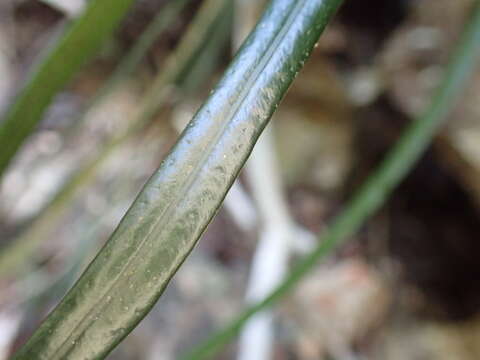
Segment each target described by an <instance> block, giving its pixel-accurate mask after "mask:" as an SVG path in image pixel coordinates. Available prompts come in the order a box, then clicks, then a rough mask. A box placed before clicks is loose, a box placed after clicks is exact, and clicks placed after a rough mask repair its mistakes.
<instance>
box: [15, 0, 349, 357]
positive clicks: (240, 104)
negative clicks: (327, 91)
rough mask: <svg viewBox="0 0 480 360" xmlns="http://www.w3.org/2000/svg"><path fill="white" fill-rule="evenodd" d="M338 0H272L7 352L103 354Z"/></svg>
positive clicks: (236, 165)
mask: <svg viewBox="0 0 480 360" xmlns="http://www.w3.org/2000/svg"><path fill="white" fill-rule="evenodd" d="M340 3H341V1H340V0H302V1H295V0H276V1H273V2H272V5H271V6H270V8H269V9H268V10H267V11H266V13H265V15H264V16H263V18H262V20H261V21H260V23H259V25H258V26H257V27H256V29H255V30H254V32H253V33H252V34H251V35H250V36H249V38H248V39H247V41H246V43H245V44H244V46H242V48H241V50H240V51H239V54H238V55H237V56H236V58H235V60H234V61H233V63H232V65H231V66H230V68H229V70H227V72H226V74H225V76H224V78H223V79H222V80H221V81H220V83H219V85H218V86H217V88H216V89H215V91H214V93H212V95H211V96H210V98H209V99H208V100H207V102H206V103H205V104H204V106H202V108H201V109H200V110H199V111H198V112H197V114H196V115H195V117H194V118H193V120H192V121H191V122H190V124H189V126H188V127H187V129H186V130H185V131H184V133H183V134H182V136H181V138H180V139H179V141H178V142H177V144H176V145H175V147H174V148H173V149H172V150H171V152H170V153H169V155H168V156H167V158H166V159H165V160H164V162H163V163H162V165H161V166H160V168H159V170H158V171H157V172H156V173H155V174H154V175H153V176H152V178H151V179H150V180H149V181H148V183H147V184H146V185H145V187H144V189H143V190H142V192H141V193H140V194H139V196H138V198H137V199H136V200H135V202H134V204H133V205H132V207H131V208H130V209H129V211H128V212H127V214H126V216H125V217H124V218H123V220H122V221H121V223H120V224H119V226H118V228H117V229H116V231H115V232H114V233H113V235H112V236H111V238H110V240H109V241H108V242H107V244H106V245H105V247H104V248H103V249H102V251H101V252H100V253H99V254H98V255H97V257H96V258H95V260H94V261H93V262H92V263H91V264H90V266H89V268H88V269H87V270H86V271H85V273H84V274H83V275H82V277H81V278H80V280H79V281H78V282H77V284H76V285H75V286H74V287H73V288H72V290H71V291H70V292H69V293H68V294H67V295H66V297H65V298H64V299H63V300H62V302H61V303H60V304H59V306H58V307H57V308H56V309H55V310H54V311H53V312H52V313H51V314H50V315H49V316H48V318H47V319H46V321H45V322H44V323H43V324H42V325H41V327H40V328H39V329H38V330H37V332H36V333H35V334H34V335H33V337H32V338H31V339H30V340H29V342H28V343H27V344H26V346H25V347H24V348H23V349H21V350H20V352H19V353H18V354H17V356H16V357H15V359H17V360H18V359H28V358H31V356H32V355H33V354H35V356H36V358H40V359H49V360H50V359H63V358H65V357H67V356H68V358H69V359H101V358H104V357H105V356H106V355H107V354H108V353H109V352H110V351H111V350H112V349H113V347H115V346H116V345H117V344H118V343H119V342H120V341H121V340H122V339H123V338H124V337H125V336H126V335H127V334H128V333H129V332H130V331H131V330H132V329H133V327H135V325H136V324H137V323H138V322H139V321H140V320H141V319H142V318H143V317H144V316H145V315H146V313H147V312H148V311H149V310H150V309H151V307H152V306H153V305H154V304H155V302H156V301H157V299H158V297H159V296H160V295H161V293H162V292H163V290H164V288H165V287H166V285H167V284H168V282H169V280H170V279H171V277H172V276H173V275H174V273H175V272H176V270H177V269H178V268H179V267H180V265H181V264H182V263H183V261H184V260H185V258H186V257H187V255H188V254H189V253H190V251H191V250H192V248H193V247H194V245H195V243H196V242H197V240H198V238H199V237H200V236H201V234H202V233H203V231H204V230H205V228H206V226H207V225H208V223H209V222H210V220H211V219H212V217H213V216H214V215H215V213H216V211H217V209H218V207H219V206H220V204H221V202H222V200H223V198H224V196H225V194H226V192H227V191H228V189H229V187H230V186H231V184H232V182H233V181H234V179H235V178H236V176H237V175H238V172H239V171H240V169H241V167H242V166H243V163H244V162H245V161H246V159H247V157H248V155H249V154H250V152H251V150H252V148H253V146H254V144H255V141H256V139H257V138H258V136H259V135H260V133H261V131H262V130H263V128H264V127H265V125H266V124H267V122H268V120H269V119H270V117H271V115H272V114H273V112H274V111H275V109H276V107H277V105H278V103H279V102H280V100H281V98H282V97H283V95H284V94H285V92H286V90H287V89H288V87H289V85H290V84H291V82H292V81H293V79H294V77H295V76H296V74H297V72H298V70H299V69H300V68H301V67H302V65H303V63H304V61H305V60H306V58H308V56H309V55H310V52H311V51H312V49H313V47H314V45H315V43H316V41H317V40H318V37H319V36H320V34H321V32H322V31H323V29H324V28H325V26H326V24H327V22H328V20H329V19H330V18H331V17H332V16H333V14H334V12H335V11H336V9H337V7H338V6H339V5H340Z"/></svg>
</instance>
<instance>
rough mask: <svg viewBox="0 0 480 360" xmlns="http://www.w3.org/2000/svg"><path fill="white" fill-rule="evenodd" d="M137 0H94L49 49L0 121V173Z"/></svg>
mask: <svg viewBox="0 0 480 360" xmlns="http://www.w3.org/2000/svg"><path fill="white" fill-rule="evenodd" d="M133 2H134V0H95V1H92V2H91V3H90V4H89V6H88V7H87V9H86V10H85V12H84V13H83V15H81V16H80V18H78V20H76V21H75V22H74V23H73V24H72V25H71V26H70V28H69V29H68V30H67V31H66V32H65V34H64V35H63V36H62V37H61V38H60V39H59V40H58V41H57V42H56V43H55V44H54V46H53V47H52V49H51V50H49V51H48V53H47V55H46V56H45V58H44V59H43V60H42V61H41V63H40V64H39V65H38V66H37V67H36V68H35V69H34V71H33V72H32V74H31V76H30V79H29V80H28V82H27V84H26V86H25V87H24V88H23V89H22V90H21V92H20V93H19V95H18V96H17V100H16V101H15V102H14V103H13V104H12V105H11V107H10V108H9V109H8V111H7V113H6V115H5V117H4V119H3V120H2V121H1V122H0V144H1V146H2V151H1V152H0V176H1V175H2V174H3V172H4V171H5V169H6V168H7V167H8V165H9V163H10V161H11V159H12V158H13V156H14V155H15V153H16V152H17V150H18V149H19V148H20V146H21V145H22V143H23V142H24V141H25V139H26V138H27V136H28V135H29V134H30V133H31V132H32V131H33V130H34V129H35V127H36V125H37V124H38V122H39V121H40V120H41V117H42V115H43V113H44V111H45V109H46V108H47V106H48V105H49V104H50V103H51V102H52V100H53V98H54V96H55V95H56V94H57V93H58V92H59V91H60V90H61V89H62V88H63V87H64V86H65V85H66V84H67V82H68V81H69V80H70V79H71V78H72V77H73V75H74V74H75V73H76V72H77V71H78V70H79V69H80V68H81V67H82V66H83V65H84V64H85V63H86V62H87V61H88V60H89V59H90V58H91V57H92V56H93V55H94V54H95V52H96V51H97V50H98V49H99V47H100V45H101V44H102V43H103V41H104V40H105V39H106V38H107V37H108V36H109V35H111V33H112V32H113V31H114V30H115V28H116V27H117V25H118V24H119V22H120V20H121V19H122V18H123V17H124V15H125V14H126V12H127V11H128V9H129V8H130V6H131V5H132V4H133Z"/></svg>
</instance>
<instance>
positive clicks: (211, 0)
mask: <svg viewBox="0 0 480 360" xmlns="http://www.w3.org/2000/svg"><path fill="white" fill-rule="evenodd" d="M227 3H228V1H226V0H206V1H205V2H204V4H202V7H201V8H200V10H199V11H198V13H197V15H196V16H195V19H194V20H193V21H192V23H191V25H190V26H189V27H188V29H187V31H186V34H185V36H184V37H183V38H182V40H181V41H180V43H179V45H178V46H177V48H176V49H175V50H174V51H173V53H172V54H170V55H169V56H168V58H167V59H166V61H165V65H164V67H163V68H162V69H161V71H160V72H159V73H158V74H157V76H156V77H155V79H154V81H153V84H152V85H151V87H150V88H149V89H148V91H147V93H146V95H145V96H144V100H143V101H142V103H141V104H140V106H139V109H138V113H137V114H136V117H135V119H133V120H132V122H131V124H132V125H131V126H130V127H129V129H127V131H126V132H125V133H122V134H116V136H115V137H113V138H112V139H110V141H108V142H107V143H106V144H105V145H104V146H103V147H102V149H101V150H100V151H99V154H98V155H97V156H96V157H94V158H93V159H90V160H88V161H86V162H85V164H83V166H81V167H80V168H79V169H78V170H77V171H76V172H75V173H74V174H73V175H72V176H71V178H70V179H69V180H68V181H67V182H66V183H65V185H64V186H62V188H61V189H60V190H59V191H58V192H57V194H56V195H55V196H54V198H53V199H52V201H51V202H50V203H49V204H48V205H47V207H46V208H45V209H43V210H42V212H41V214H40V215H39V216H38V217H37V218H35V219H34V220H33V222H32V223H31V224H30V226H29V227H28V228H27V229H26V230H25V231H24V232H22V233H21V234H20V235H19V236H18V238H16V239H15V240H14V241H12V243H11V244H10V245H9V246H6V247H5V248H4V249H3V250H2V251H1V252H0V278H1V277H3V276H5V275H10V274H13V273H15V272H17V271H19V270H20V269H21V270H25V268H26V264H29V263H30V261H29V260H30V257H31V256H32V255H34V253H35V249H36V248H37V247H38V245H39V244H41V242H42V241H43V240H44V239H45V238H47V237H48V235H49V234H51V233H52V227H54V225H55V224H56V222H57V221H58V219H59V218H60V217H61V216H62V214H63V213H64V212H65V211H67V210H68V207H69V206H70V205H71V203H70V202H71V201H72V199H73V198H74V197H75V195H77V193H78V192H79V191H80V189H81V188H83V187H84V186H86V185H87V184H88V183H89V182H90V181H91V180H92V179H94V177H95V174H96V173H97V171H98V169H99V168H100V167H101V165H102V164H103V163H104V161H105V160H106V159H108V157H109V156H110V154H111V153H112V152H114V151H115V150H116V149H117V148H118V147H119V146H121V145H122V144H124V143H125V142H126V141H127V140H128V139H130V138H131V137H132V136H133V135H134V134H136V133H137V132H138V131H140V130H141V129H143V128H144V126H145V125H147V124H148V123H149V122H150V121H151V120H152V118H153V115H154V114H155V113H156V112H157V111H158V110H159V108H160V107H161V106H163V105H164V104H165V102H166V100H167V99H168V97H167V95H168V94H169V92H168V91H167V89H168V87H169V86H171V85H174V84H176V83H177V82H178V81H179V79H180V78H181V76H182V75H183V74H184V73H185V72H187V71H188V70H189V68H190V67H191V64H192V63H194V62H195V60H196V56H197V54H198V53H199V52H200V51H201V50H202V48H203V46H204V44H205V41H206V39H207V38H208V37H209V35H210V34H211V32H212V31H213V30H214V29H215V26H214V25H215V23H216V19H217V18H218V17H219V16H220V15H221V14H222V11H223V9H224V7H225V6H226V5H227ZM116 74H117V72H116V71H115V72H114V74H113V75H112V76H114V78H115V79H116V80H115V79H114V80H110V79H109V80H108V82H107V86H108V89H111V87H114V86H116V85H117V84H118V82H119V81H120V80H121V77H119V76H117V75H116ZM105 91H107V90H105ZM108 91H110V90H108Z"/></svg>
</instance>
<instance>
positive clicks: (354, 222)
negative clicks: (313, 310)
mask: <svg viewBox="0 0 480 360" xmlns="http://www.w3.org/2000/svg"><path fill="white" fill-rule="evenodd" d="M479 58H480V3H479V2H477V5H476V7H475V10H474V12H473V16H472V20H471V22H470V23H469V24H468V25H467V27H466V29H465V32H464V35H463V38H462V41H461V43H460V46H459V48H458V50H457V52H456V53H455V56H454V57H453V59H452V61H451V63H450V65H449V66H448V68H447V70H446V73H445V77H444V81H443V82H442V84H441V86H440V87H439V89H438V91H437V93H436V95H435V96H434V98H433V100H432V103H431V105H430V107H429V108H428V109H427V110H426V111H425V113H424V114H423V116H421V117H419V118H418V119H417V120H416V121H414V122H413V123H412V124H411V125H410V126H409V127H408V128H407V129H406V130H405V132H404V133H403V135H402V136H401V138H400V140H399V141H398V142H397V144H396V145H395V146H394V147H393V149H392V150H391V151H390V152H389V153H388V154H387V156H386V158H385V160H384V161H383V162H382V164H381V165H380V167H379V168H378V169H377V170H376V171H375V172H374V173H373V174H372V175H371V176H370V177H369V178H368V180H367V181H366V183H365V184H364V185H363V186H362V187H361V188H360V189H359V190H358V192H357V193H356V194H355V196H354V197H353V198H352V200H351V201H350V202H349V203H348V204H347V205H346V206H345V210H344V211H343V212H342V213H341V214H340V215H339V216H338V217H337V218H336V219H335V220H334V222H333V224H332V225H331V227H330V228H329V229H327V230H326V231H325V233H324V234H322V235H321V236H320V243H319V245H318V246H317V248H316V249H315V250H314V251H313V252H312V253H311V254H309V255H307V256H306V257H305V258H304V259H303V260H302V261H301V262H300V263H298V264H297V265H296V267H295V268H294V269H293V270H292V271H291V272H290V274H289V275H288V277H287V278H286V279H285V280H284V282H283V283H282V284H280V285H279V286H278V287H277V288H276V289H275V290H274V291H273V292H272V293H271V294H270V295H269V296H267V297H266V298H265V299H264V300H262V301H260V302H258V303H257V304H254V305H252V306H251V307H248V308H247V309H246V310H245V311H243V312H242V313H240V314H239V315H238V316H237V317H236V318H235V319H234V320H233V321H232V322H231V323H230V324H228V325H227V326H226V327H225V328H224V329H222V330H220V331H219V332H217V333H215V334H214V335H212V336H211V337H210V338H208V339H207V340H206V341H205V342H204V343H202V344H200V345H199V346H198V347H197V348H195V349H193V350H192V351H191V352H190V353H189V354H187V355H186V356H184V357H183V358H182V359H183V360H200V359H205V358H209V357H211V356H213V355H214V354H215V353H216V352H218V351H219V350H220V349H221V348H222V347H223V346H224V345H225V344H227V343H228V342H230V341H231V340H232V339H233V338H234V337H235V336H236V335H237V334H238V332H239V331H240V329H241V328H242V327H243V325H244V324H245V323H246V322H247V320H248V319H250V318H251V317H252V316H253V315H255V314H256V313H257V312H259V311H261V310H263V309H265V308H268V307H270V306H272V305H274V304H275V303H276V302H278V301H279V300H280V299H281V298H282V297H284V296H285V295H287V294H288V293H289V292H290V291H291V290H292V288H293V287H294V286H295V285H296V284H297V283H298V282H299V281H300V280H301V279H302V278H303V277H304V276H305V275H306V274H308V273H309V272H310V271H311V270H312V269H313V268H314V266H315V265H317V264H318V261H319V260H320V259H322V258H324V257H325V256H327V255H328V254H330V253H331V252H332V251H333V250H334V249H335V248H336V247H338V246H339V245H340V244H342V243H343V242H345V241H346V240H347V239H348V237H349V236H351V235H353V234H354V233H355V232H356V231H358V229H359V228H360V227H361V225H362V224H363V223H364V222H365V221H366V220H367V219H368V217H369V216H370V215H372V214H373V213H374V212H375V211H377V210H378V209H379V208H380V207H381V206H382V205H383V204H384V203H385V202H386V201H387V199H388V197H389V195H390V194H391V192H392V191H393V189H394V188H395V187H396V186H397V185H398V184H399V183H400V182H401V181H402V179H403V178H404V177H405V176H406V175H407V174H408V172H409V171H410V170H411V169H412V167H413V166H414V165H415V163H416V161H417V160H418V159H419V158H420V156H421V155H422V153H423V152H424V151H425V149H426V148H427V147H428V145H429V144H430V143H431V141H432V139H433V137H434V135H435V133H436V132H437V130H438V129H439V127H440V125H441V124H442V122H443V121H444V120H445V118H446V117H447V115H448V114H449V112H450V111H451V110H452V109H453V107H454V105H455V104H456V102H457V100H458V99H459V97H460V96H461V94H462V90H463V88H464V87H465V86H466V84H467V81H468V80H469V78H471V75H472V73H473V70H474V69H475V66H476V65H478V61H479Z"/></svg>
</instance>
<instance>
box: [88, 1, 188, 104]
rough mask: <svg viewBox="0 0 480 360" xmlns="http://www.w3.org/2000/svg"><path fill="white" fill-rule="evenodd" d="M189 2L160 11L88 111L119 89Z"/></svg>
mask: <svg viewBox="0 0 480 360" xmlns="http://www.w3.org/2000/svg"><path fill="white" fill-rule="evenodd" d="M189 1H190V0H176V1H171V2H169V3H167V4H166V5H165V7H164V8H162V9H161V10H160V11H159V13H158V14H157V15H156V16H155V17H154V19H153V20H152V21H151V22H150V24H149V25H148V26H147V28H146V29H145V30H144V31H143V32H142V34H141V35H140V36H139V37H138V38H137V39H136V40H135V43H134V45H133V46H132V48H131V49H130V50H129V51H128V53H127V54H126V55H125V57H124V58H123V59H122V61H121V62H120V63H119V64H118V66H117V67H116V68H115V70H114V72H113V73H112V75H110V77H109V78H108V80H107V81H106V82H105V83H104V84H103V85H102V87H101V88H100V89H99V90H98V91H96V92H95V95H94V96H93V97H92V101H91V102H90V104H89V105H88V106H87V109H88V108H91V107H94V106H95V105H97V104H98V103H99V102H100V101H101V100H102V99H103V98H104V97H105V96H106V95H108V94H110V93H111V92H112V90H113V89H115V88H117V86H118V85H119V84H120V83H121V82H122V81H123V80H125V79H126V78H128V76H130V75H131V74H132V73H133V71H134V70H135V68H136V67H137V66H138V64H139V63H140V62H141V61H142V59H143V58H144V57H145V54H146V53H147V51H148V50H149V49H150V47H151V46H152V45H153V43H154V42H155V40H156V39H157V38H158V37H159V36H160V34H161V33H162V32H164V31H165V30H166V29H168V27H169V26H170V25H171V24H172V22H173V21H174V20H175V19H176V18H177V16H178V14H179V13H180V12H181V11H182V10H183V9H184V8H185V6H186V5H187V3H188V2H189Z"/></svg>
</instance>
